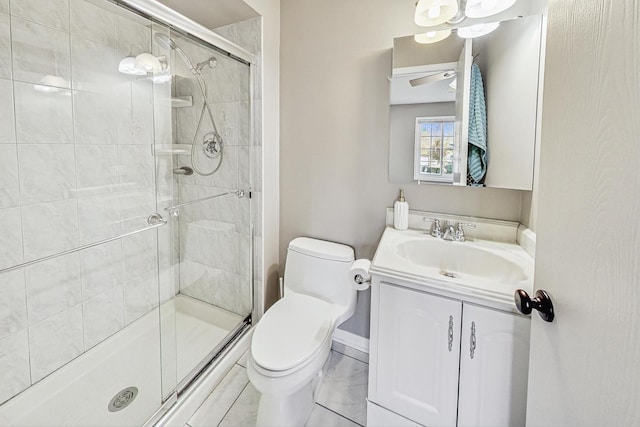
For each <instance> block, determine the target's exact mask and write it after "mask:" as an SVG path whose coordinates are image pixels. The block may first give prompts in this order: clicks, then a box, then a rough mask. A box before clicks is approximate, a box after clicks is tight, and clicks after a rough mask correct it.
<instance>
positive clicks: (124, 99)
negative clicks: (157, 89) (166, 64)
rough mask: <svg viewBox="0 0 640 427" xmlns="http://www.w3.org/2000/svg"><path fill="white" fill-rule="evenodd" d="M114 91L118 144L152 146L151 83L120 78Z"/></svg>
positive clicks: (152, 106) (152, 108)
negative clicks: (115, 92) (116, 109)
mask: <svg viewBox="0 0 640 427" xmlns="http://www.w3.org/2000/svg"><path fill="white" fill-rule="evenodd" d="M125 78H126V76H125ZM116 90H117V94H118V95H117V104H118V105H117V108H118V111H119V113H118V143H119V144H152V143H153V125H154V120H153V111H154V105H153V83H152V82H151V81H150V80H143V79H138V80H131V79H130V78H128V79H127V80H125V81H122V78H121V79H120V81H119V82H118V84H117V86H116ZM165 108H166V107H165Z"/></svg>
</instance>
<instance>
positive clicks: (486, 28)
mask: <svg viewBox="0 0 640 427" xmlns="http://www.w3.org/2000/svg"><path fill="white" fill-rule="evenodd" d="M499 26H500V23H499V22H490V23H488V24H476V25H471V26H469V27H462V28H458V36H459V37H462V38H463V39H474V38H477V37H482V36H485V35H487V34H489V33H490V32H492V31H494V30H495V29H496V28H498V27H499Z"/></svg>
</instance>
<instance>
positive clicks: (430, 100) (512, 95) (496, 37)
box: [389, 14, 544, 190]
mask: <svg viewBox="0 0 640 427" xmlns="http://www.w3.org/2000/svg"><path fill="white" fill-rule="evenodd" d="M462 25H463V24H460V26H462ZM543 28H544V17H543V15H541V14H537V15H530V16H525V17H518V18H515V19H509V20H506V21H503V22H501V23H500V25H499V27H498V28H497V29H496V30H495V31H493V32H492V33H490V34H487V35H485V36H482V37H478V38H474V39H463V38H460V37H458V36H457V34H456V33H455V31H454V33H453V34H451V35H450V36H449V37H448V38H446V39H444V40H441V41H439V42H436V43H431V44H420V43H417V42H416V41H415V39H414V36H407V37H399V38H396V39H394V46H393V71H392V76H391V79H390V80H391V82H390V152H389V179H390V181H391V182H393V183H399V184H405V183H409V182H418V183H438V184H450V185H476V186H486V187H494V188H510V189H518V190H531V189H532V185H533V168H534V155H535V145H536V138H537V137H538V134H539V132H538V127H539V120H540V111H539V110H540V108H539V107H540V105H541V102H540V103H539V98H540V96H541V81H542V79H541V73H540V70H541V69H542V64H543V51H544V49H543V45H542V40H543V37H542V32H543ZM474 69H476V70H475V71H474ZM478 71H479V76H477V75H474V73H477V72H478ZM478 78H479V79H480V81H481V82H482V88H480V89H479V88H478V84H477V82H478ZM472 87H473V90H472ZM481 95H482V96H481ZM481 98H484V99H481ZM540 101H541V100H540ZM482 110H484V111H486V131H485V130H484V129H482V126H481V125H479V123H480V124H481V123H482V121H483V120H482V113H478V112H479V111H482ZM478 114H480V116H478ZM470 118H471V128H470V127H469V125H470ZM452 122H453V133H454V134H453V135H451V129H452V128H451V123H452ZM470 136H471V138H470ZM478 141H479V142H478ZM483 141H486V153H485V152H483V150H481V149H479V148H477V146H478V145H477V144H479V145H482V143H483ZM470 159H471V160H470ZM479 176H480V177H481V178H480V179H478V180H477V181H476V180H474V178H477V177H479Z"/></svg>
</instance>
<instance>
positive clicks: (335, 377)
mask: <svg viewBox="0 0 640 427" xmlns="http://www.w3.org/2000/svg"><path fill="white" fill-rule="evenodd" d="M331 354H332V356H331V363H330V365H329V369H328V371H327V373H326V375H325V377H324V380H323V383H322V386H321V388H320V393H319V394H318V398H317V402H318V403H319V404H320V405H322V406H324V407H326V408H328V409H330V410H332V411H334V412H337V413H339V414H341V415H342V416H344V417H346V418H348V419H350V420H351V421H353V422H355V423H358V424H360V425H365V424H366V421H367V405H366V398H367V384H368V379H367V376H368V373H369V365H367V364H366V363H363V362H361V361H359V360H356V359H352V358H351V357H348V356H345V355H343V354H340V353H336V352H332V353H331Z"/></svg>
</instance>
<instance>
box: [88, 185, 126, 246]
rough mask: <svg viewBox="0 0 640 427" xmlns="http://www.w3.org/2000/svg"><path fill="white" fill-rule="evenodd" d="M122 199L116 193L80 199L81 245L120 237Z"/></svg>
mask: <svg viewBox="0 0 640 427" xmlns="http://www.w3.org/2000/svg"><path fill="white" fill-rule="evenodd" d="M119 200H120V197H119V195H118V194H116V193H111V194H102V195H99V196H93V197H84V198H81V199H78V231H79V238H80V240H79V243H80V244H81V245H85V244H88V243H93V242H98V241H100V240H104V239H109V238H111V237H116V236H119V235H120V234H121V233H122V225H121V223H120V206H119Z"/></svg>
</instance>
